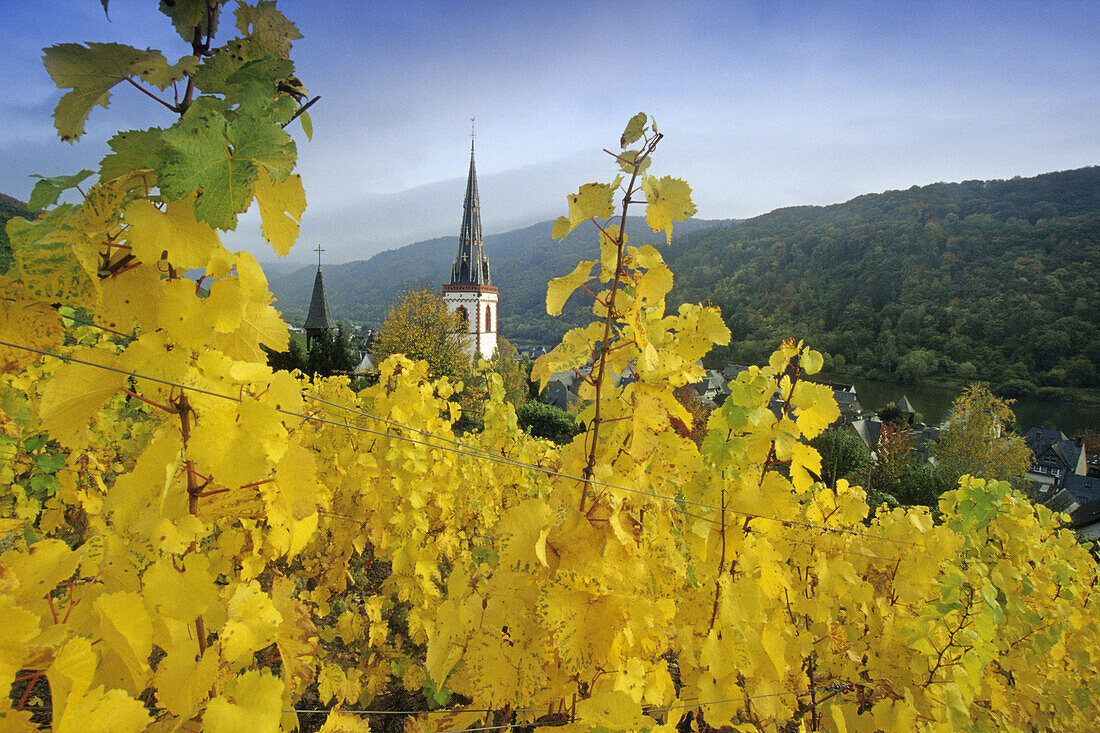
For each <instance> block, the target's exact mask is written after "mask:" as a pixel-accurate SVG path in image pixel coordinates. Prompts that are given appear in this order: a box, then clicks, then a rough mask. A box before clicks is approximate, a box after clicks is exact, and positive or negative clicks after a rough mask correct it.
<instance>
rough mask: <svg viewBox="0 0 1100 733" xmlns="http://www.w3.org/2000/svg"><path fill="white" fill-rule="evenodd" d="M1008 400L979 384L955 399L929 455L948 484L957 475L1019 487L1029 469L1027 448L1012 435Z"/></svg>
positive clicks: (1029, 460)
mask: <svg viewBox="0 0 1100 733" xmlns="http://www.w3.org/2000/svg"><path fill="white" fill-rule="evenodd" d="M1012 402H1013V401H1012V400H1002V399H1001V398H999V397H997V396H996V395H994V394H993V393H992V392H990V391H989V388H988V387H986V386H985V385H983V384H980V383H978V384H971V385H970V386H969V387H967V388H966V389H965V390H963V392H962V393H961V394H960V395H959V396H958V397H956V398H955V401H954V402H953V403H952V405H951V410H950V411H949V412H948V415H947V419H946V420H945V421H944V428H943V430H942V432H941V433H940V437H939V438H938V439H937V440H936V442H935V443H933V444H932V447H931V454H932V456H933V457H934V458H935V459H936V461H937V463H938V464H939V465H940V467H941V469H942V471H943V472H944V474H945V476H947V477H949V479H950V484H954V483H956V482H957V481H958V479H959V477H960V476H964V475H967V474H969V475H971V476H985V477H989V478H994V479H999V480H1001V481H1009V482H1012V483H1013V484H1016V485H1019V484H1020V483H1021V482H1022V480H1023V478H1024V475H1025V474H1026V473H1027V470H1028V468H1029V467H1030V466H1031V460H1032V456H1031V449H1029V448H1028V447H1027V443H1026V442H1024V439H1023V438H1022V437H1020V436H1019V435H1017V434H1015V433H1014V432H1012V428H1013V426H1014V425H1015V423H1016V415H1015V414H1014V413H1013V412H1012V408H1011V405H1012Z"/></svg>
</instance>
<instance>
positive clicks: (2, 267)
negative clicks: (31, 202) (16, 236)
mask: <svg viewBox="0 0 1100 733" xmlns="http://www.w3.org/2000/svg"><path fill="white" fill-rule="evenodd" d="M13 216H21V217H23V218H24V219H32V218H34V215H33V214H32V213H31V212H30V210H29V209H28V208H27V205H26V204H25V203H23V202H22V201H20V200H18V199H13V198H12V197H11V196H5V195H4V194H2V193H0V273H3V272H7V271H8V267H10V266H11V261H12V260H11V243H10V242H9V241H8V233H7V231H6V228H7V226H8V220H9V219H11V218H12V217H13Z"/></svg>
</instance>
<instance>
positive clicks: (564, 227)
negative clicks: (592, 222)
mask: <svg viewBox="0 0 1100 733" xmlns="http://www.w3.org/2000/svg"><path fill="white" fill-rule="evenodd" d="M620 179H621V176H620V177H619V178H616V179H615V183H614V184H611V185H609V184H606V183H586V184H584V185H583V186H581V187H580V190H578V191H577V192H576V193H572V194H569V195H568V196H566V201H568V202H569V217H568V218H565V217H559V218H558V220H557V221H556V222H554V230H553V231H552V232H551V236H553V237H554V238H555V239H560V238H561V237H564V236H565V235H566V234H569V232H571V231H573V229H575V228H576V227H577V225H578V224H580V223H581V222H583V221H588V220H589V219H593V218H595V219H606V218H608V217H609V216H611V215H612V214H614V213H615V202H614V200H613V197H614V195H615V187H616V186H618V185H619V180H620Z"/></svg>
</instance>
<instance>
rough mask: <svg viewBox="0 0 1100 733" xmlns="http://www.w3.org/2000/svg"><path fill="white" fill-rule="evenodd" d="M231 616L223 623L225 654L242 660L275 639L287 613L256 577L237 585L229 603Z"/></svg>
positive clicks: (237, 660) (236, 659)
mask: <svg viewBox="0 0 1100 733" xmlns="http://www.w3.org/2000/svg"><path fill="white" fill-rule="evenodd" d="M228 611H229V619H228V620H227V621H226V622H225V626H224V627H222V635H221V646H222V654H223V655H224V656H225V658H226V660H228V661H230V662H239V661H241V660H243V659H245V658H246V657H248V655H250V654H251V653H252V652H255V651H259V650H260V649H263V648H264V647H265V646H267V645H268V644H270V643H271V642H273V641H274V640H275V634H276V632H277V631H278V629H279V624H281V623H282V620H283V617H282V614H280V613H279V611H278V610H276V608H275V604H274V603H273V602H272V600H271V597H270V596H269V595H267V594H266V593H264V592H263V591H262V590H260V584H259V583H257V582H256V581H254V580H252V581H249V582H247V583H240V584H238V585H237V587H236V588H235V589H234V591H233V594H232V596H231V597H230V599H229V604H228Z"/></svg>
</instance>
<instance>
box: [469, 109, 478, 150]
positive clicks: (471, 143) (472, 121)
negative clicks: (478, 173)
mask: <svg viewBox="0 0 1100 733" xmlns="http://www.w3.org/2000/svg"><path fill="white" fill-rule="evenodd" d="M475 119H476V118H475V117H471V118H470V152H473V150H474V138H475V137H477V132H476V131H475V130H474V120H475Z"/></svg>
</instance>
